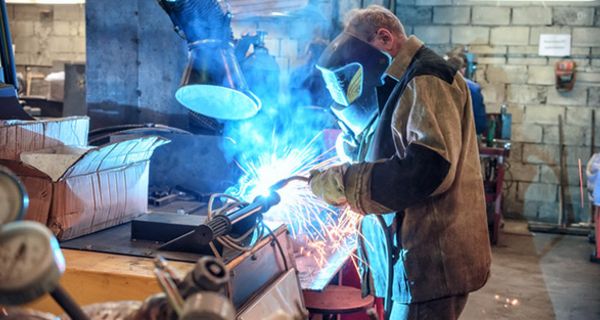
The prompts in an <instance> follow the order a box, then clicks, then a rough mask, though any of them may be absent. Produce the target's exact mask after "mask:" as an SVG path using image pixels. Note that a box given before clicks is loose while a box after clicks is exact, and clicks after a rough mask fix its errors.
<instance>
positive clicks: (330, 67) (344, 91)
mask: <svg viewBox="0 0 600 320" xmlns="http://www.w3.org/2000/svg"><path fill="white" fill-rule="evenodd" d="M390 62H391V58H390V56H389V55H387V54H386V53H384V52H382V51H380V50H379V49H377V48H375V47H373V46H372V45H370V44H369V43H367V42H365V41H362V40H360V39H358V38H357V37H355V36H353V35H352V34H350V33H348V32H343V33H342V34H340V35H339V36H338V37H337V38H335V39H334V40H333V41H332V42H331V43H330V44H329V46H327V48H326V49H325V51H324V52H323V54H322V55H321V57H320V58H319V61H318V62H317V68H318V69H319V70H320V71H321V73H322V75H323V80H324V81H325V84H326V85H327V89H328V90H329V93H330V94H331V97H332V99H333V100H334V104H333V105H332V106H331V111H332V112H333V114H334V115H335V116H336V117H337V118H338V119H339V120H340V121H341V122H342V123H343V125H344V126H345V127H347V128H348V129H350V130H351V131H352V134H353V135H354V136H355V137H356V136H358V135H360V134H361V133H362V132H363V131H364V130H365V129H366V127H367V126H368V125H369V123H370V122H371V121H372V119H373V118H374V117H375V115H376V114H377V110H378V106H377V92H376V89H375V88H376V87H378V86H381V85H383V83H384V82H383V76H384V73H385V71H386V70H387V68H388V66H389V65H390Z"/></svg>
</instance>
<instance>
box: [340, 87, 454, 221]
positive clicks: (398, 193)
mask: <svg viewBox="0 0 600 320" xmlns="http://www.w3.org/2000/svg"><path fill="white" fill-rule="evenodd" d="M463 99H464V98H463V94H462V93H461V90H460V89H457V86H456V84H449V83H447V82H445V81H443V80H441V79H439V78H437V77H433V76H420V77H416V78H415V79H414V80H413V81H412V82H411V83H410V84H409V86H408V87H407V89H406V91H405V93H404V94H403V95H402V97H401V98H400V100H399V103H398V105H397V107H396V111H395V112H394V116H393V121H392V128H391V130H393V132H394V140H395V143H396V149H397V150H398V152H397V154H396V155H394V156H393V157H392V158H390V159H385V160H382V161H378V162H375V163H358V164H354V165H351V166H350V167H349V168H348V170H347V172H346V175H345V177H344V185H345V191H346V197H347V199H348V203H349V204H350V206H351V207H352V209H353V210H354V211H356V212H360V213H363V214H365V213H388V212H392V211H400V210H403V209H405V208H407V207H410V206H413V205H415V204H417V203H419V202H421V201H423V200H424V199H426V198H428V197H430V196H434V195H437V194H440V193H443V192H444V191H445V190H447V189H448V188H449V187H450V185H451V184H452V182H453V181H454V175H455V173H456V162H454V163H453V161H458V160H457V158H456V157H457V156H458V154H457V151H456V150H460V148H461V141H462V139H461V134H460V133H461V128H460V127H461V124H460V119H461V110H462V108H463V106H462V105H461V104H463V103H464V100H463Z"/></svg>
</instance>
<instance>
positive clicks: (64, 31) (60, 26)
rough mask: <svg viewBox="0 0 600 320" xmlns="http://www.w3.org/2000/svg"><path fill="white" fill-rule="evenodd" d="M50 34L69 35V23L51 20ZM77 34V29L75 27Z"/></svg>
mask: <svg viewBox="0 0 600 320" xmlns="http://www.w3.org/2000/svg"><path fill="white" fill-rule="evenodd" d="M51 34H52V35H55V36H70V35H72V34H71V23H70V22H69V21H53V22H52V33H51ZM75 34H77V29H75Z"/></svg>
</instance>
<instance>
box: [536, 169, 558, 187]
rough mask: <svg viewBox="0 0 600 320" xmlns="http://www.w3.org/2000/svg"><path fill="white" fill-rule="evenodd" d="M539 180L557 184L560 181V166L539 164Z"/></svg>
mask: <svg viewBox="0 0 600 320" xmlns="http://www.w3.org/2000/svg"><path fill="white" fill-rule="evenodd" d="M540 182H542V183H551V184H559V183H560V167H559V166H548V165H541V166H540Z"/></svg>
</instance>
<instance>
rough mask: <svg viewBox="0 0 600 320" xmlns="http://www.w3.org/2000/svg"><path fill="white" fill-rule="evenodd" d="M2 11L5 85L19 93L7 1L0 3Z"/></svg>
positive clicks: (0, 34)
mask: <svg viewBox="0 0 600 320" xmlns="http://www.w3.org/2000/svg"><path fill="white" fill-rule="evenodd" d="M0 11H1V12H0V19H2V21H0V41H2V47H1V51H0V63H2V73H3V76H4V83H6V84H11V85H12V86H13V87H15V91H17V90H19V81H17V70H16V69H15V57H14V55H13V49H12V38H11V36H10V27H9V25H8V14H7V12H6V1H5V0H2V2H0Z"/></svg>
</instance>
